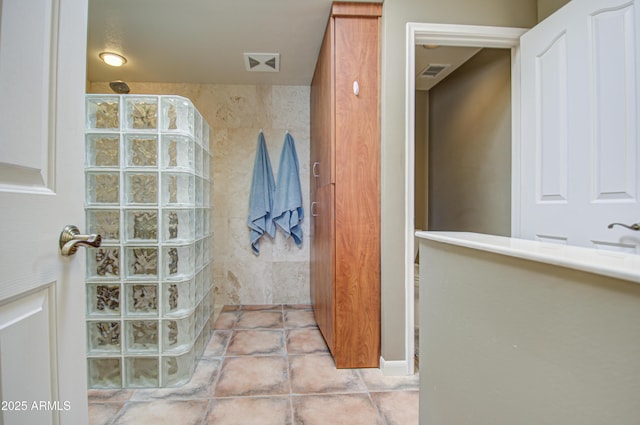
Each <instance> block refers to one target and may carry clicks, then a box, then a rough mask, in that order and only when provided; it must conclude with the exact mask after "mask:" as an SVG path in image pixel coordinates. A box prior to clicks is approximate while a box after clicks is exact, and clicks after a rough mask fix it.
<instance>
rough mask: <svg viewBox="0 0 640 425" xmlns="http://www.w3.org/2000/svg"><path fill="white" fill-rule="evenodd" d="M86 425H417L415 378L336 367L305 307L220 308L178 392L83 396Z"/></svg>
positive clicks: (100, 392) (105, 392) (104, 392)
mask: <svg viewBox="0 0 640 425" xmlns="http://www.w3.org/2000/svg"><path fill="white" fill-rule="evenodd" d="M89 420H90V424H91V425H124V424H145V423H153V424H155V425H162V424H176V423H179V424H181V425H191V424H194V425H207V424H217V425H236V424H237V425H252V424H256V425H258V424H259V425H294V424H295V425H303V424H304V425H324V424H332V423H335V424H341V423H349V424H351V425H359V424H361V425H417V424H418V376H417V375H414V376H411V377H385V376H383V375H382V373H381V372H380V371H379V370H378V369H336V368H335V366H334V363H333V359H332V358H331V356H330V355H329V352H328V349H327V346H326V344H325V343H324V340H323V339H322V336H321V334H320V332H319V330H318V328H317V326H316V323H315V320H314V318H313V312H312V310H311V307H310V306H309V305H295V306H292V305H267V306H226V307H225V308H224V309H223V311H222V313H220V315H219V317H218V319H217V321H216V324H215V331H214V334H213V337H212V338H211V340H210V341H209V344H208V346H207V347H206V349H205V352H204V354H203V357H202V359H201V360H200V362H199V363H198V366H197V368H196V371H195V373H194V375H193V378H192V379H191V381H190V382H189V383H187V384H186V385H184V386H183V387H178V388H169V389H138V390H90V391H89Z"/></svg>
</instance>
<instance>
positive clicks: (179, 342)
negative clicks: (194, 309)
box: [162, 316, 195, 353]
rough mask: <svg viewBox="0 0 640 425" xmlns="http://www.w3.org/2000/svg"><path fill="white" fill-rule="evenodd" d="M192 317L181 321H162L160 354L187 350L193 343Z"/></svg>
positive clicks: (193, 324)
mask: <svg viewBox="0 0 640 425" xmlns="http://www.w3.org/2000/svg"><path fill="white" fill-rule="evenodd" d="M194 328H195V322H194V317H193V316H187V317H185V318H183V319H171V320H163V321H162V352H163V353H171V352H179V351H184V350H187V349H189V346H190V345H191V344H192V343H193V340H194V337H195V333H194Z"/></svg>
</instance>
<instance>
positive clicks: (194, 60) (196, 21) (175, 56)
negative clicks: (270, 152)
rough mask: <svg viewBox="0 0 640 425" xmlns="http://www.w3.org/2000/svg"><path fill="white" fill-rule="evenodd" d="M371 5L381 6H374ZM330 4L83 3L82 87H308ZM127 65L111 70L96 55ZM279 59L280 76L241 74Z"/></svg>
mask: <svg viewBox="0 0 640 425" xmlns="http://www.w3.org/2000/svg"><path fill="white" fill-rule="evenodd" d="M379 2H382V1H381V0H380V1H379ZM331 3H332V2H331V0H90V1H89V31H88V45H87V78H88V80H89V81H112V80H124V81H129V82H132V81H150V82H151V81H154V82H159V81H162V82H182V83H221V84H283V85H284V84H286V85H309V84H310V82H311V78H312V76H313V69H314V67H315V63H316V58H317V56H318V51H319V49H320V43H321V41H322V36H323V34H324V29H325V26H326V23H327V20H328V17H329V12H330V9H331ZM102 51H112V52H116V53H120V54H122V55H124V56H125V57H126V58H127V60H128V62H127V63H126V64H125V65H124V66H123V67H121V68H112V67H109V66H107V65H105V64H104V63H102V62H101V61H100V59H99V58H98V53H100V52H102ZM244 52H251V53H255V52H266V53H280V72H278V73H254V72H247V71H245V68H244V59H243V53H244Z"/></svg>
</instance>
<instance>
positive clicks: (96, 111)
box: [86, 96, 120, 130]
mask: <svg viewBox="0 0 640 425" xmlns="http://www.w3.org/2000/svg"><path fill="white" fill-rule="evenodd" d="M119 110H120V96H99V97H95V96H87V104H86V114H87V121H86V126H87V129H96V128H102V129H113V130H117V129H118V128H120V112H119Z"/></svg>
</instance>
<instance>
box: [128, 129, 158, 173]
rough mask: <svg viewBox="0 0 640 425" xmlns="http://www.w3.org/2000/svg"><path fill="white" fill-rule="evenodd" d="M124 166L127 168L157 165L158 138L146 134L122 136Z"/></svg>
mask: <svg viewBox="0 0 640 425" xmlns="http://www.w3.org/2000/svg"><path fill="white" fill-rule="evenodd" d="M124 146H125V147H124V149H125V151H124V152H125V164H126V165H127V166H128V167H155V166H157V165H158V137H157V136H153V135H146V134H144V135H143V134H137V135H136V134H127V135H125V136H124Z"/></svg>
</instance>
